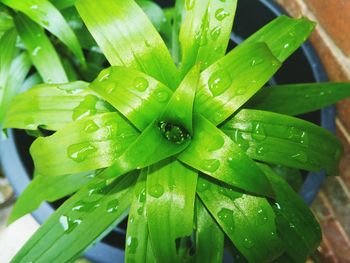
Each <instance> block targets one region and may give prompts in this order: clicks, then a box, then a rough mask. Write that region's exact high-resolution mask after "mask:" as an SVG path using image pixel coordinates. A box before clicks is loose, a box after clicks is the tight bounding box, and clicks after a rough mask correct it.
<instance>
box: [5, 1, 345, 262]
mask: <svg viewBox="0 0 350 263" xmlns="http://www.w3.org/2000/svg"><path fill="white" fill-rule="evenodd" d="M74 2H75V6H74ZM2 3H3V4H4V5H5V6H6V7H5V6H4V7H3V13H2V14H3V15H2V17H3V18H4V19H6V21H7V22H8V24H7V28H6V30H5V31H4V33H3V35H2V39H1V43H0V46H1V49H2V50H11V52H7V53H4V52H2V53H1V56H2V60H1V63H2V65H5V67H2V68H1V76H2V78H1V81H5V80H7V81H5V82H2V83H5V84H6V83H12V81H15V83H16V85H13V86H15V87H16V88H18V87H21V86H22V87H23V86H24V87H31V86H32V85H33V83H36V82H41V80H42V81H43V82H44V83H43V84H40V85H35V86H34V87H32V88H30V89H28V90H27V91H25V92H24V93H21V94H20V95H18V96H16V97H15V98H14V99H13V100H12V102H11V106H10V107H9V108H6V111H7V114H6V117H5V118H4V122H3V127H4V128H17V129H25V130H27V131H31V133H32V134H36V135H37V136H38V138H37V139H36V140H35V141H34V143H33V144H32V146H31V149H30V152H31V155H32V157H33V160H34V163H35V177H34V179H33V181H32V182H31V184H30V185H29V186H28V188H27V189H26V190H25V191H24V192H23V194H22V196H20V198H19V200H18V201H17V203H16V205H15V207H14V210H13V213H12V215H11V218H10V222H13V221H14V220H16V219H17V218H19V217H21V216H23V215H24V214H26V213H29V212H31V211H33V210H35V209H36V208H37V207H38V206H39V205H40V204H41V203H42V202H43V201H55V200H58V199H61V198H63V197H68V198H67V200H66V201H65V202H64V204H63V205H62V206H61V207H60V208H59V209H58V210H57V211H56V212H55V213H54V214H53V215H52V216H51V217H50V218H49V219H48V220H47V221H46V222H45V223H44V224H43V225H42V226H41V227H40V229H39V230H38V231H37V232H36V233H35V234H34V235H33V237H32V238H31V239H30V240H29V241H28V242H27V243H26V244H25V245H24V247H23V248H22V249H21V250H20V251H19V253H18V254H17V255H16V256H15V257H14V259H13V262H71V261H73V260H74V259H76V258H77V257H79V256H80V255H81V254H82V253H83V252H84V251H85V250H86V249H87V248H88V247H89V246H91V244H93V243H94V242H96V241H98V240H100V239H101V238H103V237H104V235H106V234H107V233H108V232H109V230H110V229H112V228H114V227H115V226H116V225H118V223H119V222H120V221H122V220H123V219H124V218H126V217H128V227H127V232H126V247H125V261H126V262H187V261H188V262H221V261H222V258H223V251H224V247H227V248H228V249H230V251H231V252H232V254H233V256H234V258H235V260H236V261H238V262H241V261H242V262H244V261H248V262H304V261H305V260H306V258H307V256H308V255H309V254H310V253H312V252H313V251H314V250H315V249H316V248H317V246H318V245H319V243H320V240H321V231H320V227H319V225H318V223H317V221H316V219H315V218H314V216H313V214H312V212H311V211H310V210H309V208H308V207H307V205H306V204H305V203H304V202H303V200H302V199H301V198H300V197H299V196H298V194H297V193H296V192H295V191H294V190H293V189H292V187H291V186H290V185H289V184H288V183H287V181H286V180H285V179H284V178H283V176H281V175H280V174H279V173H281V171H282V173H283V174H287V175H292V176H295V177H298V176H300V172H299V170H305V171H320V170H324V171H326V173H327V174H329V175H335V174H337V167H338V162H339V158H340V156H341V151H342V150H341V145H340V143H339V141H338V140H337V139H336V137H335V136H333V135H332V134H331V133H330V132H328V131H326V130H323V129H322V128H320V127H318V126H316V125H315V124H312V123H309V122H307V121H305V120H302V119H298V118H296V117H294V116H296V115H300V114H303V113H306V112H310V111H314V110H316V109H319V108H322V107H324V106H327V105H330V104H332V103H334V102H336V101H338V100H339V99H341V98H344V97H346V96H349V95H350V85H349V84H347V83H323V84H298V85H296V84H293V85H284V86H276V87H264V85H265V83H267V82H268V80H269V79H270V78H271V77H272V76H273V75H274V74H275V73H276V71H277V70H278V69H279V68H280V67H281V65H282V63H283V62H284V61H285V60H286V59H287V58H288V57H289V56H290V55H291V54H292V53H293V52H294V51H295V50H296V49H297V48H298V47H299V46H300V45H301V44H302V43H303V42H304V41H305V40H306V39H307V37H308V36H309V35H310V33H311V32H312V31H313V29H314V26H315V25H314V23H313V22H311V21H309V20H307V19H305V18H301V19H291V18H288V17H285V16H281V17H278V18H276V19H275V20H273V21H272V22H270V23H269V24H267V25H266V26H265V27H263V28H262V29H261V30H259V31H258V32H257V33H255V34H254V35H252V36H251V37H250V38H248V39H247V40H245V41H244V42H243V43H242V44H240V45H239V46H238V47H236V48H234V49H233V50H232V51H229V52H228V53H227V54H226V49H227V46H228V41H229V37H230V33H231V29H232V24H233V21H234V15H235V10H236V5H237V1H236V0H226V1H222V0H204V1H197V0H192V1H181V0H180V1H176V5H175V7H174V8H168V9H164V10H162V9H161V8H159V6H157V5H156V4H155V3H153V2H149V1H138V2H135V1H133V0H115V1H110V0H99V1H95V0H77V1H67V0H66V1H64V0H62V1H52V3H51V2H49V1H45V0H31V1H21V0H14V1H10V0H2ZM141 7H143V9H142V8H141ZM58 10H60V11H58ZM145 12H146V13H147V14H148V17H147V15H146V14H145ZM67 21H68V22H67ZM72 28H73V29H72ZM44 29H46V30H47V31H48V32H50V33H48V32H46V31H44ZM17 36H18V37H17ZM14 43H17V44H16V45H14ZM67 47H68V48H67ZM82 50H83V51H84V52H82ZM83 54H84V55H85V57H84V55H83ZM20 57H23V58H25V61H26V62H27V63H28V64H27V65H28V66H27V67H26V70H27V71H24V70H20V71H21V78H17V76H18V75H20V74H13V72H14V71H16V70H19V67H18V66H16V63H19V62H18V61H20V59H19V58H20ZM104 57H105V58H106V60H105V59H104ZM30 65H33V66H34V68H33V69H32V70H31V71H29V69H30V68H31V67H30ZM104 67H105V69H103V70H102V68H104ZM28 71H29V73H31V74H29V76H28ZM97 72H99V74H98V76H97V77H96V78H95V76H96V75H97ZM12 78H15V79H16V80H11V79H12ZM92 78H93V79H94V80H93V81H92V82H91V83H89V82H85V81H89V80H91V79H92ZM78 79H80V81H79V80H78ZM81 80H83V81H81ZM13 86H11V85H9V84H8V85H7V86H6V85H4V87H6V88H5V91H6V90H7V92H8V91H9V90H10V91H11V92H12V94H14V93H15V91H14V90H13V89H11V87H13ZM4 99H5V100H7V97H6V96H5V97H3V100H4ZM2 105H3V104H2ZM288 115H289V116H288ZM43 130H49V131H53V132H54V133H53V134H52V135H51V136H46V137H45V136H43V134H44V132H43ZM276 166H277V167H278V168H276ZM119 260H120V259H119ZM116 261H118V259H116Z"/></svg>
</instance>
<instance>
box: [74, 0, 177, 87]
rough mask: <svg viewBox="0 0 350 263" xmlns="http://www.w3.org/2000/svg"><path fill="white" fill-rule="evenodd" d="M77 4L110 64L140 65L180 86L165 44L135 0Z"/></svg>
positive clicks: (90, 0) (85, 0) (87, 0)
mask: <svg viewBox="0 0 350 263" xmlns="http://www.w3.org/2000/svg"><path fill="white" fill-rule="evenodd" d="M76 7H77V9H78V11H79V14H80V16H81V17H82V19H83V20H84V22H85V24H86V26H87V27H88V29H89V31H90V32H91V34H92V35H93V37H94V38H95V40H96V42H97V43H98V45H99V46H100V48H101V50H102V51H103V53H104V55H105V56H106V58H107V60H108V61H109V63H110V64H111V65H113V66H125V67H130V68H134V69H138V70H140V71H142V72H144V73H146V74H148V75H150V76H152V77H154V78H156V79H157V80H159V81H161V82H162V83H164V84H166V85H167V86H168V87H170V88H172V89H175V88H176V87H177V84H178V74H177V69H176V67H175V64H174V62H173V61H172V59H171V56H170V53H169V51H168V49H167V47H166V45H165V44H164V42H163V40H162V38H161V37H160V35H159V34H158V32H157V30H156V29H155V28H154V27H153V25H152V23H151V22H150V21H149V19H148V18H147V16H146V15H145V14H144V12H143V11H142V9H141V8H140V7H139V6H138V5H137V4H136V3H135V2H134V1H133V0H124V1H118V2H114V1H109V0H100V1H95V0H78V1H77V2H76ZM128 14H132V16H130V15H128Z"/></svg>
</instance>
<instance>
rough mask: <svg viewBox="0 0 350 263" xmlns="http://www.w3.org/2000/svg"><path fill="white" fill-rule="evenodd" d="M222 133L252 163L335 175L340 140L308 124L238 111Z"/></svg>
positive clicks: (264, 114) (256, 111)
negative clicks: (247, 156) (252, 161)
mask: <svg viewBox="0 0 350 263" xmlns="http://www.w3.org/2000/svg"><path fill="white" fill-rule="evenodd" d="M221 129H222V130H223V131H224V132H225V133H226V134H227V135H228V136H230V138H231V139H232V140H233V141H235V142H236V143H237V144H238V145H239V146H240V147H241V149H242V150H244V151H245V152H246V153H247V154H248V155H249V156H250V157H251V158H252V159H255V160H259V161H263V162H268V163H273V164H281V165H285V166H287V167H292V168H297V169H303V170H308V171H320V170H325V171H326V172H327V173H328V174H337V173H338V164H339V160H340V157H341V153H342V146H341V144H340V142H339V140H338V139H337V138H336V137H335V136H334V135H333V134H331V133H330V132H329V131H327V130H325V129H323V128H321V127H319V126H317V125H315V124H313V123H309V122H307V121H304V120H301V119H297V118H294V117H289V116H285V115H281V114H278V113H272V112H267V111H258V110H241V111H240V112H239V113H238V114H237V115H235V116H234V117H232V118H231V119H230V120H229V121H227V122H226V123H225V124H224V125H223V126H222V127H221Z"/></svg>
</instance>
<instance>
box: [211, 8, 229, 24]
mask: <svg viewBox="0 0 350 263" xmlns="http://www.w3.org/2000/svg"><path fill="white" fill-rule="evenodd" d="M229 15H230V13H229V12H227V11H225V9H223V8H219V9H218V10H216V12H215V18H216V19H217V20H219V21H222V20H224V19H225V18H226V17H228V16H229Z"/></svg>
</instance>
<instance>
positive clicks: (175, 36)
mask: <svg viewBox="0 0 350 263" xmlns="http://www.w3.org/2000/svg"><path fill="white" fill-rule="evenodd" d="M184 5H185V0H176V1H175V7H174V10H173V14H172V15H171V16H170V21H172V22H173V23H172V24H171V29H170V30H171V37H170V39H171V42H170V45H169V46H170V51H171V55H172V57H173V60H174V62H175V64H176V65H178V66H179V64H180V62H181V48H180V37H179V36H180V29H181V24H182V21H183V16H184V13H185V10H184Z"/></svg>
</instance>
